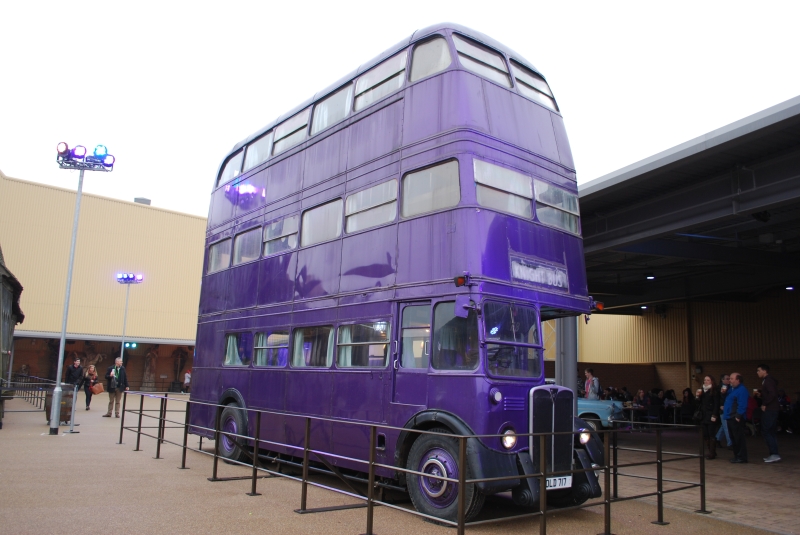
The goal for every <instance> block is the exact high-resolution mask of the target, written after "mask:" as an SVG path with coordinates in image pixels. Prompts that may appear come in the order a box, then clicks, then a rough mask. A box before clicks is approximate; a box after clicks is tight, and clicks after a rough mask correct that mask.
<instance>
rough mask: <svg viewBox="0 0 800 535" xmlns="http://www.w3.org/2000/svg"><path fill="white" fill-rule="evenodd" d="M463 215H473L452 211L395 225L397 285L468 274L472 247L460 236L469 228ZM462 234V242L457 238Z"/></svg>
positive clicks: (464, 237) (467, 240)
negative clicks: (396, 233) (396, 226)
mask: <svg viewBox="0 0 800 535" xmlns="http://www.w3.org/2000/svg"><path fill="white" fill-rule="evenodd" d="M466 212H470V213H472V215H474V211H473V210H467V211H457V210H452V211H449V212H441V213H437V214H431V215H429V216H423V217H418V218H416V219H413V220H411V221H403V222H401V223H400V224H399V225H398V236H397V241H398V247H397V250H398V262H397V283H398V284H404V283H408V282H417V281H429V280H436V279H452V278H453V277H455V276H456V275H461V274H462V273H463V272H464V271H471V269H472V268H473V263H472V262H470V257H471V253H470V251H471V249H472V244H471V240H469V239H468V237H467V236H466V233H463V230H466V229H467V228H468V225H467V224H466V222H465V220H464V219H463V217H464V214H465V213H466ZM459 229H462V230H459ZM462 233H463V235H462V239H458V236H459V234H462ZM475 267H477V265H475Z"/></svg>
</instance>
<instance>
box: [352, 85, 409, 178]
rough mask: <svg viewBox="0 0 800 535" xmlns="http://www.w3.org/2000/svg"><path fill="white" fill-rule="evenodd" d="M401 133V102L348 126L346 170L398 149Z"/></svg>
mask: <svg viewBox="0 0 800 535" xmlns="http://www.w3.org/2000/svg"><path fill="white" fill-rule="evenodd" d="M402 132H403V101H402V100H401V101H399V102H395V103H394V104H390V105H389V106H386V107H385V108H383V109H382V110H380V111H377V112H375V113H372V114H370V115H368V116H367V117H365V118H364V119H361V120H360V121H358V122H357V123H355V124H353V125H352V126H350V150H349V152H348V156H347V167H348V169H352V168H354V167H356V166H358V165H361V164H363V163H366V162H368V161H370V160H373V159H375V158H378V157H379V156H385V155H387V154H388V153H390V152H393V151H395V150H397V149H399V148H400V142H401V136H402Z"/></svg>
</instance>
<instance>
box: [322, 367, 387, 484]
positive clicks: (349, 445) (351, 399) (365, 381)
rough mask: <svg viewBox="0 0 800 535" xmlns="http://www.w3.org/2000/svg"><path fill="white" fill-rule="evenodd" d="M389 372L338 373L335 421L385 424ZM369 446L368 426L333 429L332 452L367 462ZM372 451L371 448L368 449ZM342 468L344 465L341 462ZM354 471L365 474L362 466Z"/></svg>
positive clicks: (334, 394)
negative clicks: (385, 389)
mask: <svg viewBox="0 0 800 535" xmlns="http://www.w3.org/2000/svg"><path fill="white" fill-rule="evenodd" d="M387 374H388V371H387V370H385V369H382V368H379V369H376V370H364V369H353V370H336V371H333V372H331V375H333V407H332V413H331V415H332V416H333V417H334V418H341V419H344V420H355V421H361V422H374V423H380V422H382V421H383V402H384V399H383V393H384V387H383V384H384V377H385V376H386V375H387ZM368 444H369V427H366V426H360V425H348V424H335V425H334V427H333V441H332V447H333V450H332V451H333V453H334V454H337V455H345V456H348V457H353V458H356V459H364V451H365V447H364V446H365V445H368ZM366 451H369V448H368V447H367V448H366ZM337 464H340V465H343V463H338V462H337ZM353 468H354V469H357V470H360V471H362V472H364V471H366V470H365V467H364V466H363V465H358V466H353Z"/></svg>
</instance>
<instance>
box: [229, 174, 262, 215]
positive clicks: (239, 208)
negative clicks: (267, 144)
mask: <svg viewBox="0 0 800 535" xmlns="http://www.w3.org/2000/svg"><path fill="white" fill-rule="evenodd" d="M266 188H267V171H266V170H262V171H259V172H258V173H255V174H253V175H251V176H249V177H247V178H246V179H244V180H243V181H242V182H239V184H238V186H237V190H238V191H239V198H238V200H237V202H236V217H237V219H238V218H241V217H242V216H244V215H245V214H247V213H249V212H252V211H254V210H256V209H258V208H263V207H264V205H266V204H267V198H266V195H265V191H266Z"/></svg>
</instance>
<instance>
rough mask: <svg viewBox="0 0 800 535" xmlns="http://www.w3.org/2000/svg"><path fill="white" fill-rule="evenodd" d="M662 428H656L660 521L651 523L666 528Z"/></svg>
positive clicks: (657, 488)
mask: <svg viewBox="0 0 800 535" xmlns="http://www.w3.org/2000/svg"><path fill="white" fill-rule="evenodd" d="M661 431H662V429H661V427H658V428H656V490H657V494H658V520H656V521H655V522H651V524H657V525H659V526H666V525H667V524H669V522H664V466H663V464H662V463H663V460H664V458H663V452H662V448H661Z"/></svg>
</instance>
